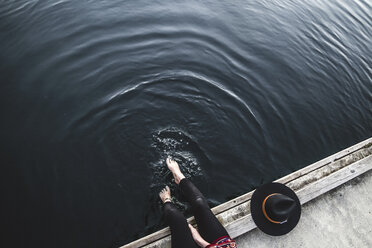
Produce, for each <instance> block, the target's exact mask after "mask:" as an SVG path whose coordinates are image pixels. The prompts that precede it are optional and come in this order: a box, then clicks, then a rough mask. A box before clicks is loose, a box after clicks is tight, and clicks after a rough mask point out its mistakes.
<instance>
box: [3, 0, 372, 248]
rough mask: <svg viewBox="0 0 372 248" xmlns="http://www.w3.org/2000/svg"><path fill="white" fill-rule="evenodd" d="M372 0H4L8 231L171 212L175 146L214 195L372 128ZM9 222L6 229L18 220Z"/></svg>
mask: <svg viewBox="0 0 372 248" xmlns="http://www.w3.org/2000/svg"><path fill="white" fill-rule="evenodd" d="M371 16H372V4H371V2H370V1H367V0H339V1H333V0H327V1H300V0H292V1H287V0H281V1H262V0H257V1H256V0H254V1H219V2H217V1H166V0H164V1H137V0H136V1H123V0H110V1H108V0H107V1H93V0H90V1H88V0H79V1H72V0H71V1H67V0H66V1H64V0H61V1H57V0H49V1H48V0H45V1H37V0H27V1H26V0H2V1H0V82H1V84H0V92H1V93H0V99H1V100H0V101H1V105H0V106H1V108H0V111H1V112H0V114H1V122H0V123H1V124H0V135H1V139H0V145H1V146H0V148H1V149H0V150H1V153H0V154H1V161H0V163H1V165H2V172H1V192H2V194H1V196H2V199H1V200H2V201H1V205H2V211H1V221H2V226H3V228H2V229H3V231H2V238H1V242H2V244H1V247H26V246H27V247H116V246H119V245H123V244H125V243H128V242H130V241H132V240H134V239H136V238H139V237H141V236H143V235H145V234H148V233H150V232H152V231H155V230H157V229H160V228H161V227H163V226H164V223H163V220H162V218H161V208H160V203H159V201H158V197H157V193H158V191H159V190H160V188H161V187H163V186H164V185H165V184H168V185H171V188H172V190H173V192H175V195H176V196H177V198H178V199H179V202H178V205H179V206H180V208H182V209H185V210H186V212H187V211H188V210H187V205H185V204H184V201H183V199H182V196H179V192H178V191H177V190H176V188H175V187H174V183H173V182H172V181H171V175H170V174H169V173H168V172H167V170H166V169H165V164H164V159H165V158H166V156H168V155H171V156H173V157H175V158H176V159H177V160H178V161H179V162H180V164H181V167H182V170H183V171H184V172H185V174H187V175H188V176H189V177H192V179H193V181H194V182H195V184H196V185H197V186H198V187H200V189H201V191H202V192H204V193H205V195H206V196H207V197H208V200H209V203H210V205H211V206H215V205H217V204H220V203H222V202H225V201H226V200H229V199H231V198H233V197H236V196H238V195H240V194H242V193H244V192H247V191H250V190H252V189H253V188H255V187H257V186H259V185H260V184H262V183H264V182H268V181H271V180H274V179H277V178H279V177H281V176H283V175H286V174H288V173H290V172H293V171H295V170H297V169H299V168H301V167H304V166H306V165H308V164H310V163H312V162H314V161H317V160H319V159H321V158H323V157H325V156H328V155H330V154H332V153H334V152H337V151H339V150H340V149H342V148H345V147H348V146H350V145H353V144H355V143H357V142H359V141H361V140H363V139H365V138H368V137H370V136H371V135H372V80H371V78H372V68H371V65H372V59H371V58H372V19H371ZM4 231H5V232H4Z"/></svg>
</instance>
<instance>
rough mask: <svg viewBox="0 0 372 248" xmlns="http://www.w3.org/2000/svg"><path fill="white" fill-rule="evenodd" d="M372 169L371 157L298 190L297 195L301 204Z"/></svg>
mask: <svg viewBox="0 0 372 248" xmlns="http://www.w3.org/2000/svg"><path fill="white" fill-rule="evenodd" d="M371 169H372V155H371V156H368V157H366V158H364V159H361V160H359V161H358V162H355V163H353V164H351V165H349V166H347V167H345V168H342V169H340V170H338V171H336V172H335V173H332V174H330V175H329V176H327V177H325V178H322V179H321V180H319V181H316V182H315V183H312V184H309V185H307V186H306V187H304V188H302V189H300V190H299V191H298V192H296V193H297V195H298V198H299V199H300V202H301V204H305V203H306V202H308V201H310V200H312V199H314V198H316V197H318V196H320V195H322V194H324V193H326V192H328V191H330V190H332V189H334V188H336V187H338V186H340V185H341V184H344V183H345V182H347V181H349V180H351V179H353V178H355V177H357V176H359V175H361V174H363V173H365V172H367V171H369V170H371Z"/></svg>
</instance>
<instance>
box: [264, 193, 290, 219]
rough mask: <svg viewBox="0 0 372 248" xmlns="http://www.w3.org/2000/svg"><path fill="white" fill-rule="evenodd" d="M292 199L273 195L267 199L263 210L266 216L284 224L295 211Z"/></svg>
mask: <svg viewBox="0 0 372 248" xmlns="http://www.w3.org/2000/svg"><path fill="white" fill-rule="evenodd" d="M295 207H296V202H295V200H294V199H292V198H290V197H289V196H286V195H283V194H279V193H278V194H274V195H272V196H270V197H269V198H267V201H266V203H265V210H266V212H267V215H268V216H269V217H270V218H271V219H272V220H274V221H278V222H285V221H286V220H288V218H289V216H290V215H291V213H292V212H293V211H294V210H295Z"/></svg>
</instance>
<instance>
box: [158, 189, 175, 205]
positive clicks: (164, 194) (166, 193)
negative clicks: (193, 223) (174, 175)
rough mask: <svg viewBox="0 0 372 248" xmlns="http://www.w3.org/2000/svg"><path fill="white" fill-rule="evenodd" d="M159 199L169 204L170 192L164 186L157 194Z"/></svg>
mask: <svg viewBox="0 0 372 248" xmlns="http://www.w3.org/2000/svg"><path fill="white" fill-rule="evenodd" d="M159 197H160V199H161V201H162V202H163V203H166V202H171V199H172V198H171V192H170V189H169V187H168V186H165V188H164V189H162V190H161V191H160V193H159Z"/></svg>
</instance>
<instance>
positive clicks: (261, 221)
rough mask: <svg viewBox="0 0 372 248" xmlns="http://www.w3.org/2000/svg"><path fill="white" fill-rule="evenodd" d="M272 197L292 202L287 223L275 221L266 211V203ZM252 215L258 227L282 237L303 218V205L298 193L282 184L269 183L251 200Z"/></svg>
mask: <svg viewBox="0 0 372 248" xmlns="http://www.w3.org/2000/svg"><path fill="white" fill-rule="evenodd" d="M272 195H277V196H279V195H280V196H282V197H284V198H286V199H289V198H291V199H289V200H290V201H292V206H291V210H290V212H289V214H288V217H287V219H286V220H285V221H282V222H280V223H279V222H276V221H273V219H272V218H270V217H269V216H268V214H267V211H265V209H266V208H267V207H265V206H266V201H267V199H268V198H270V197H271V196H272ZM251 215H252V218H253V221H254V223H255V224H256V225H257V227H258V228H259V229H260V230H261V231H263V232H264V233H266V234H269V235H272V236H280V235H284V234H287V233H289V232H290V231H291V230H292V229H293V228H294V227H295V226H296V225H297V223H298V221H299V220H300V216H301V204H300V201H299V199H298V197H297V195H296V193H295V192H294V191H293V190H291V189H290V188H288V187H287V186H285V185H283V184H281V183H268V184H264V185H262V186H261V187H259V188H257V189H256V190H255V191H254V193H253V195H252V198H251Z"/></svg>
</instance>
